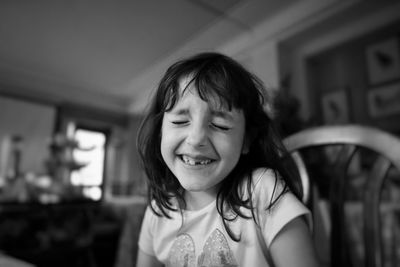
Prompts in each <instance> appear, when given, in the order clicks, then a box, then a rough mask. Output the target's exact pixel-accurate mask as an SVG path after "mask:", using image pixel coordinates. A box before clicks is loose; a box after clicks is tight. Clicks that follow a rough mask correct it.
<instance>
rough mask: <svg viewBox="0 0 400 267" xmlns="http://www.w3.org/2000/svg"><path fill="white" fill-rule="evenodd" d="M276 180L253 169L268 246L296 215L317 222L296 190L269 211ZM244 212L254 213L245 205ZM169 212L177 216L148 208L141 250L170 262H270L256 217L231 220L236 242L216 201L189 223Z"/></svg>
mask: <svg viewBox="0 0 400 267" xmlns="http://www.w3.org/2000/svg"><path fill="white" fill-rule="evenodd" d="M278 181H279V180H278ZM275 182H276V178H275V173H274V172H273V171H271V170H267V169H257V170H256V171H254V172H253V175H252V188H253V193H252V194H253V203H254V204H253V205H254V206H255V207H256V211H255V214H256V216H257V220H258V222H259V224H260V226H261V230H262V235H263V237H264V240H265V243H266V244H267V246H269V245H270V244H271V242H272V240H273V239H274V237H275V236H276V235H277V233H278V232H279V231H280V230H281V229H282V228H283V227H284V226H285V225H286V224H287V223H288V222H290V221H291V220H293V219H294V218H296V217H298V216H300V215H307V217H308V220H309V222H311V218H310V212H309V210H308V209H307V208H306V207H305V206H304V205H303V204H302V203H301V201H299V200H298V199H297V198H296V197H295V196H294V195H293V194H292V193H291V192H287V193H284V195H282V197H281V198H280V199H279V200H278V201H277V202H276V203H275V204H274V205H273V207H272V208H271V209H269V210H266V208H267V207H268V204H269V203H270V201H271V197H272V194H273V192H274V186H275ZM282 189H283V184H282V182H278V183H277V185H276V188H275V193H274V198H275V197H276V196H277V195H279V193H280V192H281V191H282ZM244 192H246V190H244ZM245 197H247V196H246V195H245ZM242 211H243V212H244V214H246V215H251V212H250V211H249V210H247V209H245V208H242ZM169 215H170V216H171V217H172V219H168V218H165V217H158V216H156V215H155V214H154V213H153V212H152V211H151V209H150V208H149V207H148V208H147V210H146V213H145V216H144V219H143V222H142V229H141V232H140V236H139V248H140V249H141V250H142V251H143V252H144V253H147V254H149V255H152V256H155V257H157V259H158V260H159V261H160V262H162V263H163V264H165V266H167V267H180V266H188V267H197V266H221V267H222V266H242V267H245V266H268V263H267V262H266V260H265V257H264V254H263V252H262V249H261V246H260V244H259V242H258V239H257V228H256V227H257V226H256V224H255V222H254V220H253V219H244V218H241V217H239V216H238V217H237V219H235V220H234V221H233V222H230V223H229V227H230V229H231V230H232V231H233V233H234V234H235V235H240V238H241V239H240V241H239V242H235V241H234V240H232V239H231V238H230V237H229V235H228V233H227V232H226V230H225V227H224V225H223V223H222V219H221V216H220V215H219V213H218V211H217V208H216V203H215V201H213V202H212V203H210V204H209V205H208V206H206V207H204V208H202V209H200V210H196V211H183V223H182V215H181V213H180V212H169Z"/></svg>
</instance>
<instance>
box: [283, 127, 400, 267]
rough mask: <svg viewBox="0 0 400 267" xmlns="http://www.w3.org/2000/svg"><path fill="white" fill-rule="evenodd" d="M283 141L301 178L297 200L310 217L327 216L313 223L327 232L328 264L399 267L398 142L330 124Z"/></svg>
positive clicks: (370, 131) (372, 131)
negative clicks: (300, 194) (309, 210)
mask: <svg viewBox="0 0 400 267" xmlns="http://www.w3.org/2000/svg"><path fill="white" fill-rule="evenodd" d="M284 143H285V146H286V148H287V149H288V151H289V152H290V153H291V155H292V157H293V159H294V161H295V162H296V165H297V167H298V171H299V174H300V177H301V178H302V185H303V191H304V198H303V201H304V202H305V203H308V204H310V203H313V204H310V207H311V208H312V209H313V211H314V215H315V213H316V212H320V213H321V214H322V215H323V214H328V216H321V218H322V219H321V221H320V222H315V223H319V224H321V223H322V224H324V228H325V229H326V231H327V234H328V240H329V242H330V244H329V245H330V248H328V250H329V253H328V255H329V256H328V257H329V259H328V261H329V262H328V264H329V265H330V266H368V267H372V266H375V267H380V266H400V255H399V251H400V244H399V243H400V227H399V225H400V212H399V210H400V209H399V205H400V139H399V138H397V137H396V136H394V135H392V134H390V133H387V132H385V131H382V130H379V129H376V128H372V127H367V126H361V125H335V126H319V127H313V128H308V129H305V130H302V131H300V132H298V133H295V134H293V135H291V136H288V137H287V138H285V140H284ZM323 203H325V204H326V205H321V204H323ZM324 207H325V209H326V210H324ZM321 208H322V209H321ZM324 211H325V213H324ZM326 211H327V212H326ZM316 245H317V247H318V246H320V245H321V244H316ZM317 250H318V249H317ZM396 263H397V264H399V265H396ZM392 264H393V265H392Z"/></svg>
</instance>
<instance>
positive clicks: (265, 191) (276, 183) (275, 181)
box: [243, 168, 285, 203]
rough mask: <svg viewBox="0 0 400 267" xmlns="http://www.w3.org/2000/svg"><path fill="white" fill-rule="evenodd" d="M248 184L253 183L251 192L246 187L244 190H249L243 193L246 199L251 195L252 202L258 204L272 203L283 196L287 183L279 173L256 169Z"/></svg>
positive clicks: (245, 186)
mask: <svg viewBox="0 0 400 267" xmlns="http://www.w3.org/2000/svg"><path fill="white" fill-rule="evenodd" d="M247 182H248V183H251V185H250V192H248V189H249V187H248V185H244V188H247V189H245V190H244V191H245V192H243V193H244V195H245V197H246V198H247V197H248V194H249V193H250V194H251V198H252V200H253V201H256V202H258V201H263V202H264V203H267V202H270V201H272V200H273V199H274V198H276V197H277V196H279V195H280V194H282V193H283V190H284V189H285V183H284V181H283V179H282V178H281V176H280V175H279V173H278V172H277V171H275V170H273V169H269V168H258V169H255V170H254V171H253V172H252V174H251V177H250V180H248V181H247ZM246 191H247V192H246Z"/></svg>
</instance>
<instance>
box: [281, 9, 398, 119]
mask: <svg viewBox="0 0 400 267" xmlns="http://www.w3.org/2000/svg"><path fill="white" fill-rule="evenodd" d="M363 2H365V3H364V6H363V5H361V6H360V7H359V8H358V7H357V6H356V7H355V8H353V10H351V11H348V12H347V13H346V12H344V14H343V15H341V16H340V15H339V16H336V17H335V16H333V17H331V18H330V19H327V20H326V21H321V22H320V23H319V24H317V25H316V26H314V27H312V28H313V29H312V30H307V31H304V32H300V33H298V34H296V35H295V36H294V37H293V36H288V37H287V38H284V39H283V40H281V41H280V43H279V62H280V66H279V73H280V77H284V76H285V75H288V74H290V75H291V83H292V93H293V94H294V95H295V96H296V97H297V98H298V99H299V100H300V101H301V103H302V105H301V116H302V117H303V118H304V119H306V120H308V119H310V118H312V117H313V115H314V114H315V113H316V112H317V110H316V109H315V105H314V104H315V101H316V98H315V96H314V95H313V92H311V91H310V90H309V86H310V84H309V82H312V81H309V80H308V79H307V59H309V58H311V57H313V56H316V55H318V54H320V53H323V52H327V51H329V50H331V49H334V48H336V47H338V46H340V45H342V44H345V43H348V42H351V41H352V40H356V39H358V38H361V37H362V36H365V35H367V34H369V33H371V32H374V31H379V29H381V28H383V27H385V26H387V25H390V24H392V23H394V22H395V21H397V20H398V19H399V18H400V4H399V3H396V2H395V1H387V2H382V3H388V4H386V5H384V6H383V7H381V6H377V7H374V6H372V7H370V8H369V9H367V8H365V6H368V5H370V4H377V3H379V2H378V1H377V2H373V1H363ZM362 7H364V9H363V8H362ZM342 60H343V59H342ZM343 63H344V62H342V63H341V64H343ZM362 67H363V68H364V66H362Z"/></svg>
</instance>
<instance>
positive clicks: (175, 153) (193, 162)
mask: <svg viewBox="0 0 400 267" xmlns="http://www.w3.org/2000/svg"><path fill="white" fill-rule="evenodd" d="M186 84H187V80H184V79H182V80H181V82H180V91H181V92H182V90H183V88H185V86H186ZM209 102H210V103H207V102H205V101H203V100H202V99H201V98H200V97H199V95H198V93H197V90H196V89H195V88H194V87H193V86H192V85H190V86H189V87H188V88H187V90H186V91H185V92H184V93H183V95H181V96H180V99H179V100H178V101H177V103H176V104H175V106H174V107H173V108H172V109H171V110H170V111H168V112H165V113H164V117H163V122H162V137H161V154H162V157H163V159H164V161H165V162H166V164H167V166H168V167H169V169H170V170H171V171H172V173H173V174H174V175H175V176H176V178H177V179H178V180H179V182H180V184H181V185H182V187H183V188H184V189H185V190H187V191H189V192H206V193H211V194H212V195H214V194H216V193H217V190H218V184H219V183H220V182H221V181H222V180H223V179H224V178H225V177H226V176H227V175H228V174H229V173H230V172H231V171H232V169H233V168H234V167H235V165H236V164H237V162H238V160H239V157H240V155H241V153H242V152H245V151H246V150H247V146H246V145H245V141H244V140H245V118H244V115H243V113H242V111H241V110H238V109H234V108H233V109H232V110H230V111H229V110H228V109H225V108H222V107H220V106H221V105H217V104H212V102H213V101H209Z"/></svg>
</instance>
